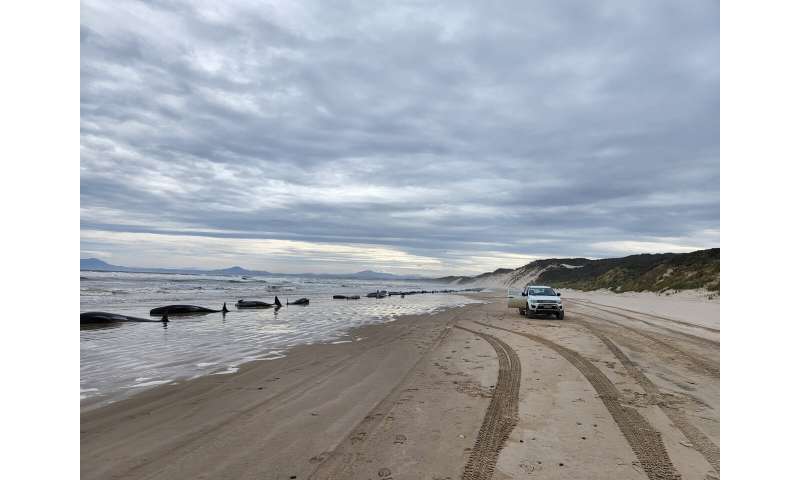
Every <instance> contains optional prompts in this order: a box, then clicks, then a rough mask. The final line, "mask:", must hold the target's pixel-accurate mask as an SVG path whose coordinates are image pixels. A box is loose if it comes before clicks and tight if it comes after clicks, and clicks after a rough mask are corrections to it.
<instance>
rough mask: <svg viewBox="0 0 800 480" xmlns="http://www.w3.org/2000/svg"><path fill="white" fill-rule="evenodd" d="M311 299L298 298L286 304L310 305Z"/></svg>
mask: <svg viewBox="0 0 800 480" xmlns="http://www.w3.org/2000/svg"><path fill="white" fill-rule="evenodd" d="M309 303H311V301H310V300H309V299H307V298H305V297H303V298H298V299H297V300H295V301H294V302H287V303H286V305H308V304H309Z"/></svg>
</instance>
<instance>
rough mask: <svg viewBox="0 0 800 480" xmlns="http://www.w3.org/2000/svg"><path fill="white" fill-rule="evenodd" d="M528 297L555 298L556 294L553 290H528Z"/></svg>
mask: <svg viewBox="0 0 800 480" xmlns="http://www.w3.org/2000/svg"><path fill="white" fill-rule="evenodd" d="M528 295H535V296H537V297H538V296H542V297H555V296H556V292H555V291H553V289H552V288H528Z"/></svg>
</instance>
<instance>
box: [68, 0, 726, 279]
mask: <svg viewBox="0 0 800 480" xmlns="http://www.w3.org/2000/svg"><path fill="white" fill-rule="evenodd" d="M715 246H719V3H718V1H707V0H688V1H679V0H668V1H657V0H643V1H640V2H636V1H623V0H617V1H608V2H603V1H591V2H589V1H583V2H573V1H564V0H558V1H552V0H550V1H541V2H534V1H531V0H524V1H520V2H510V1H507V2H499V3H498V2H483V1H480V2H465V1H460V0H459V1H454V2H427V1H414V2H401V1H397V0H394V1H389V2H377V1H375V0H369V1H363V2H360V1H349V2H335V1H320V2H310V1H285V2H284V1H274V2H256V1H237V2H219V1H210V2H205V1H203V2H201V1H196V0H194V1H190V2H185V3H184V2H177V1H145V2H127V1H118V0H114V1H111V0H105V1H100V2H96V1H82V2H81V257H84V258H85V257H98V258H101V259H103V260H106V261H108V262H110V263H114V264H121V265H131V266H165V267H166V266H174V267H187V266H196V267H227V266H231V265H242V266H245V267H248V268H253V269H266V270H272V271H279V272H308V271H316V272H350V271H357V270H362V269H366V268H369V269H373V270H380V271H387V272H393V273H422V274H450V273H454V274H455V273H480V272H483V271H487V270H493V269H495V268H497V267H517V266H520V265H523V264H525V263H527V262H529V261H531V260H534V259H536V258H545V257H554V256H585V257H608V256H622V255H626V254H633V253H643V252H651V253H655V252H666V251H672V252H682V251H692V250H696V249H700V248H708V247H715Z"/></svg>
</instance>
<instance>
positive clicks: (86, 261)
mask: <svg viewBox="0 0 800 480" xmlns="http://www.w3.org/2000/svg"><path fill="white" fill-rule="evenodd" d="M81 270H94V271H103V272H138V273H184V274H185V273H201V274H209V275H233V276H256V275H262V276H278V277H318V278H319V277H321V278H344V279H357V280H419V279H422V278H423V277H421V276H418V275H394V274H391V273H384V272H373V271H372V270H364V271H361V272H356V273H272V272H266V271H262V270H248V269H246V268H243V267H240V266H234V267H229V268H222V269H215V270H203V269H199V268H144V267H123V266H120V265H112V264H110V263H107V262H104V261H103V260H100V259H99V258H82V259H81Z"/></svg>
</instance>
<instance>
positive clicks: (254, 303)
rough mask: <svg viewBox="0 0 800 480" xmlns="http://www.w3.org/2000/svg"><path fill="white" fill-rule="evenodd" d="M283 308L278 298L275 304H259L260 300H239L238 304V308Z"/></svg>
mask: <svg viewBox="0 0 800 480" xmlns="http://www.w3.org/2000/svg"><path fill="white" fill-rule="evenodd" d="M282 306H283V305H282V304H281V301H280V300H278V297H275V303H267V302H259V301H258V300H239V301H238V302H236V308H272V307H275V308H281V307H282Z"/></svg>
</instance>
